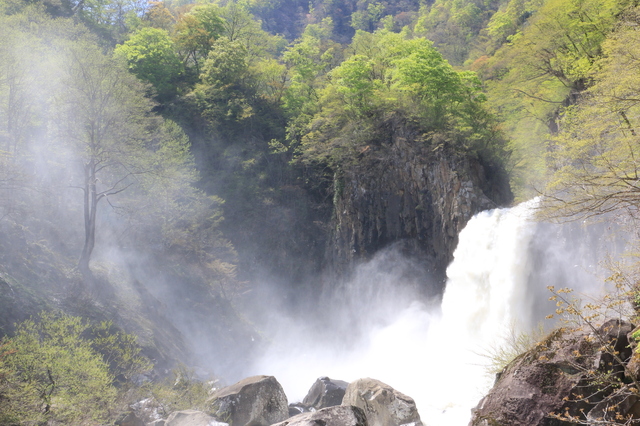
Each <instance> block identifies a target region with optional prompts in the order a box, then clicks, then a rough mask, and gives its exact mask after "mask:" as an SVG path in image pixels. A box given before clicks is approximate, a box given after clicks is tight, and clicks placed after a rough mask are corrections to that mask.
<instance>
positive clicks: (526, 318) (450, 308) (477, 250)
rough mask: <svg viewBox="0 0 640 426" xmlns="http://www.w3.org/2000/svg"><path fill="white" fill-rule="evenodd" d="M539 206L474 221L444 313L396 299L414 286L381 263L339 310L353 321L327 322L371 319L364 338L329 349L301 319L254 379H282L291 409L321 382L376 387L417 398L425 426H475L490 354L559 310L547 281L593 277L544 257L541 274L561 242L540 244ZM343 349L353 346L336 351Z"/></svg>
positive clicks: (371, 265) (277, 338)
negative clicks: (375, 383) (471, 425)
mask: <svg viewBox="0 0 640 426" xmlns="http://www.w3.org/2000/svg"><path fill="white" fill-rule="evenodd" d="M536 204H537V201H535V200H532V201H530V202H527V203H523V204H521V205H519V206H516V207H514V208H511V209H497V210H492V211H487V212H482V213H480V214H478V215H477V216H475V217H474V218H472V219H471V220H470V221H469V223H468V224H467V226H466V227H465V229H464V230H463V231H462V232H461V234H460V237H459V245H458V247H457V249H456V251H455V253H454V260H453V262H452V263H451V265H450V266H449V268H448V269H447V277H448V280H447V285H446V289H445V293H444V296H443V298H442V303H441V305H440V306H437V305H433V304H428V303H423V302H421V301H418V300H415V297H414V298H413V300H412V297H407V296H408V295H410V294H411V293H410V292H407V291H398V292H397V294H398V295H399V297H397V298H395V297H393V294H394V292H393V291H391V292H389V288H394V286H396V287H397V288H399V289H406V288H407V286H406V285H404V284H405V283H402V282H399V281H400V280H399V279H395V281H394V277H393V276H390V274H389V271H388V269H389V268H388V264H389V263H388V261H384V260H381V259H380V256H378V257H376V258H374V259H373V260H371V261H370V262H368V264H365V265H363V266H362V267H361V268H360V269H359V270H358V273H357V274H356V277H355V279H354V282H353V283H352V284H351V285H352V287H353V288H358V289H359V290H358V291H355V292H354V293H353V294H354V295H357V296H349V293H347V294H346V296H345V297H353V298H354V300H350V301H348V303H345V304H342V305H336V306H338V308H337V309H340V306H342V307H348V309H349V310H350V312H349V314H350V316H349V315H344V313H340V312H337V313H336V312H327V314H328V315H335V316H336V317H338V318H350V317H354V316H358V318H359V319H361V318H365V319H366V320H365V321H358V322H357V324H358V327H360V328H361V329H359V330H353V332H352V333H350V334H349V333H347V334H345V335H342V336H341V338H342V340H340V339H337V340H332V341H330V342H329V341H325V340H324V339H322V338H319V337H318V336H319V335H318V334H317V333H315V332H314V326H313V325H309V324H304V323H303V322H300V320H296V319H289V320H288V321H287V322H286V323H283V322H282V321H281V322H279V323H278V324H277V330H278V334H275V335H274V336H273V344H272V346H271V348H270V350H269V351H268V352H267V353H266V354H265V356H264V357H263V358H262V359H261V360H260V361H259V362H258V363H257V364H256V365H255V366H254V368H253V369H252V373H254V374H271V375H274V376H275V377H276V378H277V379H278V380H279V381H280V383H282V385H283V387H284V389H285V391H286V392H287V395H288V397H289V400H290V402H294V401H300V400H302V398H304V396H305V394H306V392H307V391H308V389H309V387H310V386H311V384H312V383H313V382H314V381H315V379H316V378H318V377H320V376H329V377H331V378H334V379H340V380H345V381H352V380H355V379H357V378H361V377H372V378H376V379H378V380H381V381H383V382H385V383H387V384H389V385H391V386H393V387H394V388H396V389H397V390H399V391H401V392H403V393H405V394H407V395H409V396H411V397H413V398H414V399H415V401H416V403H417V406H418V410H419V412H420V415H421V417H422V420H423V422H424V423H425V425H430V426H456V425H460V426H465V425H467V424H468V422H469V419H470V416H471V413H470V410H471V409H472V408H473V407H474V406H475V405H476V404H477V403H478V401H479V400H480V399H481V398H482V396H483V395H484V394H485V393H486V392H487V391H488V389H489V388H490V386H491V384H492V380H493V379H492V378H491V377H489V376H488V375H487V373H486V364H487V359H486V357H483V356H482V353H483V352H485V353H486V351H487V350H488V348H490V347H492V346H496V345H500V341H501V339H504V337H505V336H506V335H507V334H508V333H512V332H513V328H514V327H515V328H516V330H517V329H519V328H521V329H525V330H526V329H528V328H531V327H532V326H534V325H535V324H536V323H537V322H538V321H540V320H541V319H542V318H544V316H545V315H546V313H547V312H548V310H549V309H550V308H549V307H548V304H547V305H545V303H542V300H545V301H546V298H547V297H548V294H547V293H546V290H544V289H540V288H534V287H540V286H546V284H555V283H551V282H545V280H547V278H544V279H541V278H540V276H541V275H540V273H541V272H542V271H543V270H544V272H545V273H546V274H547V275H546V276H553V275H554V274H555V275H558V276H561V277H565V276H567V272H566V271H564V272H563V270H564V269H566V268H570V269H571V268H574V269H573V270H571V271H570V274H573V275H575V272H576V271H578V270H580V271H584V270H585V267H584V266H577V265H575V264H568V263H567V262H564V261H560V260H559V259H558V256H557V255H556V254H550V255H549V256H547V257H548V259H546V260H545V259H544V256H543V262H545V263H548V264H549V265H546V264H545V265H543V266H544V268H541V267H540V266H541V265H539V264H538V263H539V262H540V259H539V258H538V259H537V258H536V257H535V256H534V255H533V253H532V252H533V251H535V250H534V249H533V248H535V247H537V248H536V250H538V251H540V250H541V251H542V252H546V251H547V250H551V251H553V250H554V247H555V246H556V243H557V242H554V241H553V238H556V237H557V236H554V234H553V232H552V233H547V234H545V239H546V240H545V241H544V243H542V244H537V245H536V244H534V241H535V240H534V239H535V237H536V232H537V230H538V229H539V227H538V225H537V224H536V223H535V222H533V221H532V220H531V216H532V211H533V208H534V207H535V205H536ZM550 235H551V236H550ZM559 243H561V244H564V245H565V246H567V245H572V244H570V243H568V242H567V241H560V242H559ZM565 246H563V247H565ZM560 251H567V249H565V248H563V249H562V250H560ZM543 254H544V253H543ZM381 256H382V255H381ZM583 257H584V256H583ZM549 259H553V262H551V261H549V262H547V260H549ZM574 261H575V259H571V262H574ZM571 262H570V263H571ZM551 263H553V265H551ZM383 265H386V268H385V269H381V268H384V267H385V266H383ZM547 266H548V267H547ZM554 268H555V269H554ZM550 269H553V270H550ZM556 269H557V270H556ZM536 277H538V278H536ZM588 277H590V278H588ZM588 279H594V280H595V277H593V276H591V275H590V274H583V275H582V276H581V281H582V284H584V280H588ZM363 285H364V286H366V288H367V289H368V291H367V292H366V294H369V295H373V297H371V300H365V299H366V298H364V297H363V292H362V291H361V288H362V286H363ZM372 288H373V289H381V292H376V291H371V289H372ZM380 295H382V297H380ZM414 295H415V294H414ZM374 299H375V300H374ZM354 309H355V310H357V312H353V310H354ZM373 319H375V321H374V320H373ZM325 326H326V324H325ZM355 336H357V337H355ZM356 338H357V341H356V342H354V341H353V339H356ZM341 341H342V342H343V343H344V344H336V342H341Z"/></svg>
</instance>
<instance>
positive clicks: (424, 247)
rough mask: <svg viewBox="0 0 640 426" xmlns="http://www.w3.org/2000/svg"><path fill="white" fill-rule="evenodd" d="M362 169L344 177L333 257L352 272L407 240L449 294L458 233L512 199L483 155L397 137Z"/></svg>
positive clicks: (373, 151)
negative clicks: (447, 285)
mask: <svg viewBox="0 0 640 426" xmlns="http://www.w3.org/2000/svg"><path fill="white" fill-rule="evenodd" d="M354 163H355V165H353V166H351V167H349V168H347V169H346V170H343V171H342V172H340V173H336V175H335V178H334V217H333V220H332V235H331V237H330V239H329V241H330V242H329V247H328V256H327V257H328V259H329V263H330V264H331V266H332V267H333V270H334V272H336V273H337V274H338V275H344V273H345V272H346V271H347V270H348V268H349V266H350V265H353V263H354V262H356V261H358V260H362V259H367V258H368V257H369V256H371V255H372V254H373V253H374V252H376V251H377V250H379V249H381V248H383V247H385V246H388V245H390V244H392V243H395V242H402V248H403V251H404V252H405V254H407V255H410V256H412V257H415V258H416V259H418V260H419V261H420V262H421V263H422V264H423V265H425V266H426V269H427V271H428V273H429V275H431V281H432V282H433V283H434V284H433V285H432V286H431V287H435V288H432V290H434V291H435V292H436V293H438V292H440V291H441V290H442V285H443V283H444V278H445V269H446V267H447V265H448V264H449V262H450V261H451V260H452V255H453V251H454V249H455V247H456V245H457V243H458V233H459V232H460V231H461V230H462V228H464V226H465V225H466V223H467V222H468V221H469V219H470V218H471V217H472V216H473V215H474V214H476V213H478V212H480V211H482V210H486V209H491V208H496V207H498V206H503V205H506V204H508V203H510V202H511V201H512V198H513V197H512V194H511V190H510V188H509V184H508V178H507V176H506V173H505V172H504V171H502V170H501V169H500V168H499V167H496V166H491V165H488V164H487V163H483V161H482V160H481V159H479V158H477V157H474V156H470V155H462V154H459V153H456V152H453V151H448V150H444V149H443V150H437V151H434V150H433V147H432V146H431V145H430V144H428V143H425V142H424V141H416V140H415V139H414V137H413V136H412V135H411V134H407V133H404V132H402V131H396V132H394V134H393V136H392V137H391V143H390V145H389V146H384V147H377V148H372V147H367V149H365V151H364V152H363V154H362V155H361V158H359V159H358V161H355V162H354Z"/></svg>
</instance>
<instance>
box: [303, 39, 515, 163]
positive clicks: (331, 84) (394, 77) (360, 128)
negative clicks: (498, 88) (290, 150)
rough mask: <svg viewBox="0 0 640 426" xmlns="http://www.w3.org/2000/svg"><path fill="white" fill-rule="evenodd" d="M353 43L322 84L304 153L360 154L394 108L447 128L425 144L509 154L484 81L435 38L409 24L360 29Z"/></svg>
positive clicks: (340, 158) (325, 157)
mask: <svg viewBox="0 0 640 426" xmlns="http://www.w3.org/2000/svg"><path fill="white" fill-rule="evenodd" d="M350 50H351V51H352V52H353V55H352V56H351V57H349V58H347V59H346V60H345V61H344V62H342V63H341V64H340V65H339V66H337V67H336V68H335V69H333V70H332V71H330V72H329V73H328V83H327V84H326V86H325V87H324V88H323V89H322V90H321V91H320V102H319V109H318V111H317V112H316V113H315V114H314V116H313V118H312V119H311V120H309V122H308V124H307V126H306V132H305V133H304V134H303V136H302V139H301V151H302V159H303V160H305V161H312V162H313V161H319V162H325V163H328V164H330V165H332V166H334V167H337V166H339V165H340V164H343V163H348V162H352V161H357V160H356V158H357V156H358V154H357V153H358V152H360V151H361V150H362V149H363V147H365V146H366V145H368V144H370V143H372V141H375V140H378V139H379V138H380V137H381V136H380V134H381V132H380V131H379V129H378V126H379V125H380V123H381V122H383V121H384V120H385V119H386V118H385V117H389V116H391V115H397V116H402V117H404V119H407V120H410V121H411V122H412V123H413V124H412V125H414V126H416V127H417V128H419V129H421V132H422V133H423V134H432V135H433V134H439V135H441V137H438V138H430V142H429V141H425V142H426V143H434V144H442V145H443V146H446V147H448V148H450V149H455V150H460V151H465V152H471V153H475V154H478V155H485V156H487V157H492V158H493V159H494V160H497V161H504V160H506V158H507V157H508V152H507V151H506V150H505V149H504V139H503V138H502V137H501V135H500V132H499V131H498V130H497V123H496V121H495V119H494V118H493V116H492V115H491V114H490V113H489V112H488V110H487V109H486V107H485V105H484V103H485V101H486V98H485V97H484V95H483V94H482V91H481V85H480V81H479V80H478V78H477V77H476V76H475V74H474V73H472V72H457V71H455V70H454V69H453V68H452V67H451V65H449V63H448V62H447V61H446V60H444V58H443V57H442V55H440V53H438V52H437V51H436V50H435V48H434V47H433V44H432V43H431V42H430V41H428V40H426V39H424V38H411V37H410V36H409V34H408V33H407V32H406V31H405V32H403V33H399V34H398V33H393V32H390V31H389V30H386V29H382V30H378V31H376V32H374V33H367V32H364V31H358V32H357V33H356V36H355V37H354V39H353V42H352V44H351V47H350ZM436 139H437V140H438V141H440V142H435V141H436ZM434 149H436V148H435V147H434Z"/></svg>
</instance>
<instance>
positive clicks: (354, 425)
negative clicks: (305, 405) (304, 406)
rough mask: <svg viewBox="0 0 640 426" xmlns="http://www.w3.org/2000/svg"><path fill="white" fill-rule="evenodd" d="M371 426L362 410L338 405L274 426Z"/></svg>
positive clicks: (304, 414)
mask: <svg viewBox="0 0 640 426" xmlns="http://www.w3.org/2000/svg"><path fill="white" fill-rule="evenodd" d="M320 425H322V426H369V425H370V424H369V423H367V418H366V416H365V414H364V411H363V410H362V409H361V408H358V407H354V406H351V405H350V406H346V405H337V406H333V407H328V408H323V409H321V410H318V411H315V412H310V413H302V414H298V415H297V416H294V417H291V418H290V419H288V420H285V421H284V422H282V423H278V424H276V425H274V426H320Z"/></svg>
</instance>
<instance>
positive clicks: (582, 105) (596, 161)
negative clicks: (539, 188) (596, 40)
mask: <svg viewBox="0 0 640 426" xmlns="http://www.w3.org/2000/svg"><path fill="white" fill-rule="evenodd" d="M639 42H640V38H639V37H638V34H637V31H636V30H635V25H634V24H631V25H625V26H621V27H620V28H619V29H618V30H617V31H615V32H613V33H612V34H611V36H610V37H609V38H608V39H607V40H606V42H604V43H603V50H604V56H603V58H602V59H601V60H600V61H597V62H596V63H595V65H596V66H595V67H594V68H593V69H592V72H591V74H590V77H591V78H592V79H593V81H594V84H593V86H592V87H591V88H589V90H588V91H587V92H586V93H585V94H584V96H583V97H582V99H581V100H580V101H579V102H578V103H577V104H576V105H574V106H573V107H571V108H567V109H565V111H564V113H563V116H562V119H561V121H560V129H561V131H560V132H559V133H558V134H557V135H556V136H555V137H554V138H553V139H552V145H551V147H552V149H553V150H552V152H551V155H550V161H551V164H552V165H553V167H554V170H555V173H554V174H553V178H552V182H551V185H550V187H549V188H548V197H547V198H546V201H547V204H546V205H547V213H548V214H550V215H553V216H556V217H564V218H580V217H589V216H595V215H600V214H603V213H607V212H612V211H621V210H625V209H635V208H637V206H638V203H639V202H640V197H638V194H639V193H640V185H639V183H640V180H639V179H638V172H639V170H638V166H637V164H636V158H637V157H638V155H640V152H638V147H637V143H636V138H637V136H636V129H637V128H638V122H639V120H640V108H638V101H637V100H638V95H639V94H640V80H639V79H638V77H637V75H636V74H637V73H636V72H635V70H636V69H637V67H638V66H639V65H640V63H639V62H638V55H639V54H640V50H639V49H638V48H637V45H638V43H639Z"/></svg>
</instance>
